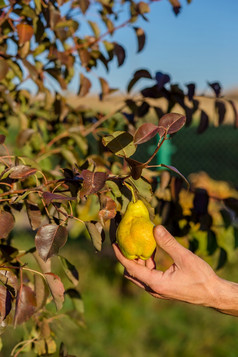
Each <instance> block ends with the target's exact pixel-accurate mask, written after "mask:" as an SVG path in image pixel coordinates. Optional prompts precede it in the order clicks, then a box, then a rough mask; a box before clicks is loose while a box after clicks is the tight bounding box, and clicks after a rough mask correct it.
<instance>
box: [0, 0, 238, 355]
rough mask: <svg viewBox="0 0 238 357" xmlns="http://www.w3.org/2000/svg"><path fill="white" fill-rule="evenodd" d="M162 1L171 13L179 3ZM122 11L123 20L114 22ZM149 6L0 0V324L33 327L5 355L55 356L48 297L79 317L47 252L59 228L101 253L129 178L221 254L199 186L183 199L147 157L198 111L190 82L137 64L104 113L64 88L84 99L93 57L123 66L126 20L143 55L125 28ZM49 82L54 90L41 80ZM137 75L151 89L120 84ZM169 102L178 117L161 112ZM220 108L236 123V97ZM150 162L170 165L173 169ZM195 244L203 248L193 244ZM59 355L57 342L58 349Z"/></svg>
mask: <svg viewBox="0 0 238 357" xmlns="http://www.w3.org/2000/svg"><path fill="white" fill-rule="evenodd" d="M65 3H67V4H65ZM171 3H172V5H173V7H174V9H175V12H178V11H177V10H176V8H178V7H179V6H180V5H179V2H178V1H176V2H175V1H171ZM66 5H67V6H68V7H66V8H65V6H66ZM92 7H94V9H95V11H96V12H97V15H98V17H99V21H98V22H97V23H96V22H93V21H92V19H91V16H90V11H91V8H92ZM125 8H126V9H127V11H128V16H127V19H126V20H125V19H124V20H123V22H120V21H121V19H120V13H121V11H122V10H123V9H125ZM149 10H150V7H149V2H143V1H140V2H134V1H132V0H130V1H129V2H124V1H121V3H120V4H118V2H113V1H100V0H98V1H96V2H94V3H93V2H90V1H74V0H72V1H66V2H64V1H61V0H58V1H56V0H52V1H49V2H48V1H46V0H41V1H40V0H35V1H29V0H22V1H14V0H9V1H7V0H5V1H4V0H3V1H0V11H1V13H0V24H1V30H0V93H1V96H0V104H1V113H0V130H1V135H0V147H1V149H0V150H1V157H0V170H1V171H0V189H1V191H0V200H1V208H0V235H1V237H0V238H1V256H0V258H1V269H0V281H1V285H0V302H1V304H0V320H1V325H2V330H3V331H4V329H5V328H6V326H7V325H8V324H13V325H14V326H15V327H16V326H17V325H21V324H22V323H24V322H26V321H27V320H29V319H32V320H33V321H34V324H35V325H34V329H33V330H32V331H31V332H30V333H29V336H28V338H27V340H26V341H24V342H21V343H20V344H19V345H17V347H16V349H15V350H14V352H13V354H14V356H17V355H18V354H19V353H20V352H21V351H22V350H24V348H25V347H27V346H29V345H31V346H32V347H33V348H34V351H35V352H36V354H38V355H44V354H51V353H54V352H55V350H56V343H55V341H54V338H53V334H52V332H51V321H52V315H54V312H53V311H52V306H51V305H52V301H54V303H55V306H56V309H57V310H61V309H62V307H63V304H64V300H65V299H68V300H70V301H71V305H72V306H73V311H72V309H71V310H69V311H64V313H65V314H67V315H68V316H70V317H71V318H72V320H74V321H75V322H76V323H77V324H83V318H82V315H83V308H82V301H81V295H80V293H79V291H78V272H77V269H76V268H75V266H74V265H73V264H72V263H71V262H70V261H68V259H66V258H65V257H62V256H60V258H59V261H60V263H61V264H62V268H63V269H64V271H65V274H66V275H67V277H68V279H69V281H70V282H71V284H72V285H71V286H70V287H69V288H68V289H66V290H65V287H64V284H63V283H62V280H61V276H59V275H57V274H55V271H54V266H52V264H51V263H52V257H53V256H55V255H58V254H60V250H61V248H62V247H63V246H64V245H65V243H66V241H67V239H68V229H67V228H68V226H69V227H70V228H71V229H72V230H74V232H75V233H74V234H75V235H77V236H79V235H80V233H81V232H82V231H83V230H84V229H86V231H87V233H88V235H89V236H90V237H91V239H92V242H93V245H94V247H95V249H96V251H101V249H102V245H103V242H104V239H105V235H107V234H108V232H110V237H111V239H112V240H113V239H114V237H115V230H116V227H117V225H118V223H119V221H120V218H121V214H123V213H124V212H125V209H126V207H127V204H128V202H129V201H130V200H131V191H130V189H129V188H128V186H129V187H131V188H132V189H133V190H134V191H135V193H136V195H137V197H138V198H139V199H141V200H143V202H144V203H145V204H146V205H147V206H148V208H149V210H150V214H151V216H152V217H154V222H155V223H162V224H164V225H165V226H167V228H168V229H169V230H170V231H171V233H172V234H174V235H176V236H177V237H185V240H186V239H187V243H188V244H189V245H190V248H191V249H192V250H193V251H196V250H197V249H198V248H199V249H200V251H201V254H208V255H212V254H214V253H217V252H218V264H217V267H218V268H220V267H221V266H222V265H223V264H224V263H225V261H226V258H227V252H226V250H227V247H226V245H224V244H220V241H219V239H218V236H219V232H220V231H219V230H216V227H215V224H214V222H215V219H214V217H212V215H211V213H210V212H209V202H210V198H209V196H208V194H207V192H206V191H205V190H201V189H196V190H195V191H193V188H191V192H190V196H189V198H187V199H184V200H183V197H184V194H185V193H184V192H185V189H184V187H183V183H184V182H187V180H186V178H185V177H184V176H183V175H182V174H181V173H180V172H179V171H178V170H177V169H176V168H175V167H173V166H168V165H165V164H163V163H161V164H159V165H156V167H155V165H152V160H153V158H154V157H155V156H156V154H157V153H158V151H159V150H160V149H161V147H162V145H163V143H164V142H165V141H166V140H169V138H170V136H171V135H174V134H176V132H178V131H179V130H180V129H181V128H182V127H183V126H184V125H185V121H186V119H185V115H186V117H187V122H186V125H189V124H190V123H191V120H192V117H193V114H194V113H195V112H197V111H198V110H199V101H198V100H197V99H195V97H194V95H195V84H193V83H191V84H189V85H188V86H187V87H188V92H187V93H186V94H185V93H184V92H183V90H182V89H181V88H179V86H178V85H176V84H171V83H170V76H169V75H167V74H163V73H162V72H157V73H156V74H155V76H152V75H151V73H150V72H149V71H148V70H146V69H140V70H137V71H136V72H135V73H134V75H133V77H132V79H131V80H130V81H129V84H128V97H127V98H126V99H125V101H124V104H123V106H122V107H121V108H120V109H118V110H116V111H113V112H112V113H106V114H105V113H103V112H102V111H98V110H97V109H94V108H88V107H87V106H86V105H84V106H82V105H77V103H76V105H74V106H72V105H71V104H70V102H69V101H68V100H67V97H66V95H65V92H64V91H66V89H67V88H68V85H69V83H70V82H71V80H72V79H73V77H74V76H75V75H79V77H80V84H79V88H78V93H77V94H78V97H80V98H81V97H84V96H86V94H88V93H89V91H90V88H91V82H90V79H89V78H88V73H90V72H92V70H93V69H94V68H95V67H96V66H97V64H98V63H99V62H101V63H103V65H104V66H105V68H106V70H109V67H110V63H111V62H112V61H113V60H114V59H116V60H117V63H118V66H121V65H122V64H123V63H124V60H125V58H126V53H125V49H124V48H123V46H122V45H121V44H119V43H116V42H115V41H113V39H112V37H111V36H112V35H113V33H114V32H115V31H117V30H119V29H120V28H121V27H124V26H128V28H132V30H133V31H134V32H135V35H136V38H137V42H138V52H139V51H141V50H142V49H143V47H144V44H145V34H144V31H143V29H142V28H140V27H138V26H135V24H136V22H137V20H138V19H139V18H142V19H144V20H146V19H147V18H146V14H147V13H148V12H149ZM82 23H84V24H85V23H86V24H87V26H88V28H91V35H89V36H88V35H84V36H82V33H81V32H80V31H79V27H80V25H81V24H82ZM52 78H53V80H54V86H53V87H52V86H51V87H50V86H49V80H50V79H51V80H52ZM142 78H147V79H149V80H151V81H152V82H153V85H152V86H151V87H147V88H144V89H142V90H141V92H140V95H135V96H131V95H130V94H129V92H130V91H131V90H132V88H133V86H134V85H135V84H136V83H137V82H138V81H139V80H140V79H142ZM29 80H30V83H31V84H33V83H34V85H36V86H37V93H36V95H32V93H31V91H29V90H28V89H27V87H26V86H25V87H24V82H25V83H27V81H29ZM98 80H99V82H100V85H101V93H100V98H101V100H103V99H104V98H105V96H107V95H109V94H110V93H113V92H114V91H115V89H113V88H110V86H109V84H108V82H107V81H106V80H105V79H104V78H102V77H100V78H98ZM28 83H29V82H28ZM169 84H170V87H168V85H169ZM210 86H211V88H212V89H213V90H214V92H215V95H216V97H217V98H216V99H215V106H216V108H217V111H218V116H219V117H218V118H219V119H218V121H219V124H221V123H222V122H223V118H224V115H225V110H226V106H225V104H224V101H225V100H223V99H220V85H219V84H218V83H211V84H210ZM161 97H163V98H164V99H165V100H166V103H167V108H166V109H164V110H163V109H162V108H160V107H158V106H157V105H154V104H153V102H152V101H151V99H157V98H161ZM218 97H219V98H218ZM175 104H177V105H179V106H180V108H181V112H182V114H180V113H172V112H171V111H172V110H173V108H174V106H175ZM226 104H227V105H230V106H232V109H233V111H234V114H235V126H236V127H237V126H238V119H237V111H236V107H235V104H234V103H233V102H229V103H226ZM151 111H154V113H155V114H156V115H157V117H158V121H157V123H156V124H155V123H151V122H147V120H146V115H147V114H148V113H149V112H151ZM200 115H201V121H200V126H199V128H200V129H199V132H200V133H202V132H203V131H204V130H205V129H206V128H207V126H208V115H207V114H206V113H205V112H204V110H202V109H201V110H200ZM154 137H156V138H157V145H156V147H155V148H154V152H153V154H152V155H151V156H149V155H148V159H147V160H146V161H145V162H140V161H137V160H136V159H135V154H136V152H137V150H138V148H139V147H140V146H141V145H143V144H144V145H146V144H147V143H148V142H150V140H151V139H152V138H154ZM152 168H162V169H168V170H170V171H171V172H173V173H174V174H175V176H173V177H171V176H170V174H169V173H168V171H162V173H161V171H152V170H151V169H152ZM152 193H153V194H152ZM237 202H238V201H237V199H236V198H234V197H226V199H225V200H223V201H221V202H220V205H219V209H218V214H220V216H219V217H220V221H221V222H222V225H224V226H225V229H226V228H228V227H229V226H230V225H231V223H232V219H233V215H234V214H237V213H238V210H237ZM226 207H228V208H226ZM18 217H23V218H21V219H23V220H24V224H27V223H26V222H27V219H28V221H29V223H28V224H29V226H28V227H29V229H31V230H32V231H34V232H35V244H32V246H31V247H30V248H29V249H28V248H27V249H24V250H18V249H17V248H16V247H15V246H13V244H12V241H13V238H14V237H15V235H16V231H15V230H14V227H15V222H16V221H18ZM223 222H224V223H223ZM223 228H224V227H223ZM235 229H236V228H235ZM236 230H237V229H236ZM198 231H199V233H198ZM201 232H202V237H200V238H198V237H197V235H199V234H200V235H201ZM223 233H224V232H223ZM236 236H237V231H236ZM195 237H196V238H195ZM204 242H205V243H204ZM200 245H202V246H203V247H204V245H205V248H204V249H203V250H201V246H200ZM236 246H237V242H236V243H235V245H234V247H236ZM33 260H35V261H36V262H37V264H38V265H39V268H37V266H36V265H35V263H34V262H33ZM65 355H67V352H65V351H64V349H63V347H62V348H61V351H60V356H65Z"/></svg>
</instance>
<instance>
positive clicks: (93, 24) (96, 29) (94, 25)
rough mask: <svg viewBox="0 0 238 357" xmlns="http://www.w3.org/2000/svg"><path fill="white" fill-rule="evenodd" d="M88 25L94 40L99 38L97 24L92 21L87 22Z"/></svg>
mask: <svg viewBox="0 0 238 357" xmlns="http://www.w3.org/2000/svg"><path fill="white" fill-rule="evenodd" d="M88 24H89V25H90V27H91V29H92V30H93V33H94V35H95V37H96V38H98V37H99V36H100V29H99V27H98V24H97V23H96V22H94V21H88Z"/></svg>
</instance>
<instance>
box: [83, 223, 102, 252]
mask: <svg viewBox="0 0 238 357" xmlns="http://www.w3.org/2000/svg"><path fill="white" fill-rule="evenodd" d="M85 225H86V228H87V230H88V233H89V235H90V237H91V239H92V242H93V245H94V248H95V249H96V251H98V252H100V251H101V249H102V242H103V240H104V230H103V227H102V225H101V223H100V222H95V221H91V222H85Z"/></svg>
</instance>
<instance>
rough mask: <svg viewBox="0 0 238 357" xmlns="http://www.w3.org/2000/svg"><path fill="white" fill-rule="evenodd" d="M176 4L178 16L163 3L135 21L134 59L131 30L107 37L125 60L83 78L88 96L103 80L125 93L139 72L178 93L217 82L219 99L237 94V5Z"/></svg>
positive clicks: (218, 0)
mask: <svg viewBox="0 0 238 357" xmlns="http://www.w3.org/2000/svg"><path fill="white" fill-rule="evenodd" d="M180 2H181V4H182V9H181V12H180V13H179V15H178V16H175V14H174V13H173V10H172V6H171V4H170V3H169V1H168V0H160V1H155V2H152V3H151V12H150V13H149V14H146V16H147V18H148V20H149V21H148V22H146V21H144V20H142V19H141V20H140V21H139V22H138V23H136V24H135V26H138V27H142V28H143V29H144V31H145V34H146V45H145V47H144V49H143V51H142V52H140V53H137V40H136V36H135V31H134V30H133V29H130V28H128V27H124V28H122V29H119V30H118V31H116V32H115V34H114V36H113V37H112V38H111V37H109V40H113V41H116V42H118V43H119V44H121V45H123V46H124V47H125V50H126V60H125V62H124V64H123V65H122V66H121V67H120V68H118V67H117V61H116V58H115V59H114V60H113V61H112V63H110V66H109V68H110V71H109V73H107V72H106V71H105V68H104V66H103V65H102V64H99V66H98V67H97V69H94V70H93V71H92V74H89V73H87V76H88V77H89V78H90V80H91V81H92V83H93V87H92V91H93V92H94V93H99V92H100V85H99V81H98V77H104V78H105V79H107V81H108V82H109V85H110V87H111V88H118V89H119V93H120V92H121V93H126V88H127V84H128V82H129V80H130V79H131V78H132V74H133V73H134V72H135V71H136V70H138V69H141V68H143V69H147V70H149V71H150V73H151V74H152V76H154V75H155V73H156V72H157V71H159V72H163V73H167V74H169V75H170V77H171V82H172V83H173V84H175V83H177V84H179V85H180V86H181V87H182V88H183V89H184V88H185V87H184V86H185V84H187V83H190V82H195V83H196V86H197V93H198V92H200V93H202V94H207V93H209V86H208V85H207V82H217V81H218V82H220V83H221V85H222V88H223V93H224V92H227V91H229V90H232V89H235V88H238V20H237V16H238V0H226V1H225V0H192V1H191V3H190V4H187V1H186V0H180ZM68 4H69V3H66V4H65V5H63V7H62V8H63V10H62V11H63V12H67V7H68ZM91 8H92V9H93V7H91ZM91 8H90V9H91ZM90 17H91V20H93V21H96V22H97V20H98V14H97V12H96V10H90V13H89V19H90ZM126 18H127V15H126V13H123V14H122V15H121V18H120V22H119V23H121V22H123V21H124V20H125V19H126ZM78 20H79V21H80V28H79V31H82V32H83V33H84V34H88V35H90V34H92V32H91V33H90V31H91V30H90V28H89V26H88V25H87V22H86V21H85V19H84V18H83V17H82V18H79V19H78ZM104 31H105V29H104ZM48 84H49V88H50V87H52V82H51V83H50V82H49V83H48ZM147 84H148V85H152V83H151V81H149V82H148V80H147V81H146V80H141V81H139V82H138V83H137V84H136V86H135V88H134V89H133V90H134V91H139V90H140V89H141V88H144V87H145V86H146V85H147ZM78 85H79V73H76V74H75V77H74V80H73V81H72V83H71V85H70V87H69V92H75V93H77V90H78ZM27 86H29V89H30V90H32V91H34V85H33V83H32V82H31V81H27V82H25V83H24V87H27ZM53 86H54V83H53ZM51 89H52V88H51ZM36 90H37V88H35V91H36Z"/></svg>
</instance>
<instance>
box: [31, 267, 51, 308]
mask: <svg viewBox="0 0 238 357" xmlns="http://www.w3.org/2000/svg"><path fill="white" fill-rule="evenodd" d="M48 291H49V290H48V288H47V285H46V282H45V280H44V279H43V277H42V276H40V275H38V274H35V275H34V292H35V297H36V309H37V310H40V309H42V308H43V307H44V306H45V304H46V301H47V298H48V295H49V292H48Z"/></svg>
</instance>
